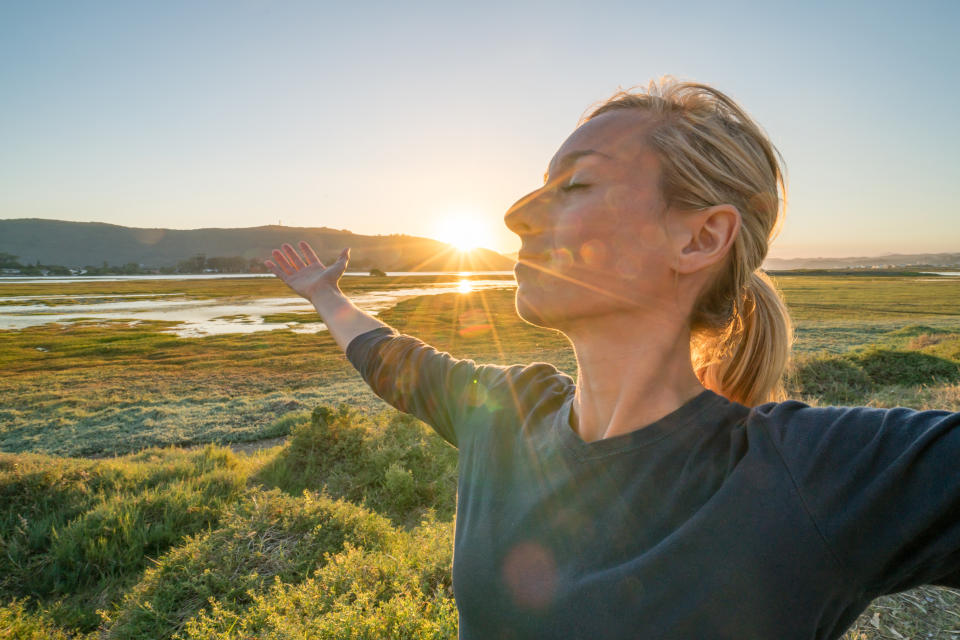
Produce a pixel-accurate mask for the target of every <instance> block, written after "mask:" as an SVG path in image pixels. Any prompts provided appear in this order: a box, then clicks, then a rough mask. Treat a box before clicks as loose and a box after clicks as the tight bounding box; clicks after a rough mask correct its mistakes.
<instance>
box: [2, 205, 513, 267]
mask: <svg viewBox="0 0 960 640" xmlns="http://www.w3.org/2000/svg"><path fill="white" fill-rule="evenodd" d="M298 240H306V241H308V242H310V243H311V244H312V245H313V246H314V248H315V249H316V250H317V254H318V255H319V256H320V259H321V260H331V259H334V258H335V257H336V256H337V255H338V254H339V253H340V251H341V250H342V249H343V248H344V247H351V250H350V254H351V260H350V264H351V268H355V269H367V268H371V267H377V268H379V269H383V270H384V271H464V270H480V271H488V270H493V271H505V270H510V269H512V268H513V265H514V262H513V260H511V259H509V258H507V257H505V256H502V255H500V254H498V253H496V252H494V251H490V250H488V249H475V250H473V251H470V252H467V253H461V252H459V251H457V250H455V249H453V248H452V247H450V246H449V245H446V244H444V243H442V242H438V241H437V240H431V239H429V238H418V237H415V236H407V235H387V236H381V235H377V236H364V235H359V234H355V233H351V232H350V231H347V230H345V229H329V228H327V227H319V228H313V227H283V226H277V225H270V226H265V227H248V228H240V229H191V230H181V229H139V228H134V227H123V226H119V225H113V224H105V223H102V222H65V221H61V220H40V219H36V218H21V219H14V220H0V253H9V254H13V255H15V256H19V259H20V262H21V263H23V264H33V263H35V262H37V261H39V262H40V263H42V264H50V265H63V266H67V267H84V266H88V265H101V264H103V263H104V262H106V263H109V264H111V265H123V264H128V263H134V264H140V265H144V266H146V267H156V268H160V267H173V266H175V265H176V264H177V263H178V262H180V261H182V260H187V259H189V258H192V257H194V256H196V255H200V254H203V255H205V256H207V257H214V256H223V257H226V256H241V257H243V258H248V259H249V258H267V257H269V255H270V251H271V250H272V249H274V248H275V247H279V246H280V245H281V244H283V243H284V242H290V243H291V244H295V243H296V242H297V241H298Z"/></svg>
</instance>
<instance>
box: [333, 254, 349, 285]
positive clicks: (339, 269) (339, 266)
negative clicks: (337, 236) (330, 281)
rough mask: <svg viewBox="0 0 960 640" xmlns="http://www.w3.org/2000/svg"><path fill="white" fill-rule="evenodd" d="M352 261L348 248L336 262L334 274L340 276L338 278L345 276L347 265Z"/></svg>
mask: <svg viewBox="0 0 960 640" xmlns="http://www.w3.org/2000/svg"><path fill="white" fill-rule="evenodd" d="M349 261H350V247H347V248H346V249H344V250H343V251H341V252H340V257H338V258H337V261H336V262H334V263H333V264H332V265H331V267H332V268H333V269H334V273H337V274H338V276H337V277H338V278H339V277H340V276H342V275H343V272H344V271H346V270H347V263H348V262H349Z"/></svg>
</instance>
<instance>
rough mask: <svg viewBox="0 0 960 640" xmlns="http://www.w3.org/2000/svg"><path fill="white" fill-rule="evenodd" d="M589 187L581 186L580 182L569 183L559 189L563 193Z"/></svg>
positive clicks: (586, 185)
mask: <svg viewBox="0 0 960 640" xmlns="http://www.w3.org/2000/svg"><path fill="white" fill-rule="evenodd" d="M589 186H590V185H588V184H583V183H582V182H570V183H567V184H565V185H563V186H562V187H560V190H561V191H564V192H567V191H575V190H576V189H585V188H586V187H589Z"/></svg>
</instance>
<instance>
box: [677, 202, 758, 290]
mask: <svg viewBox="0 0 960 640" xmlns="http://www.w3.org/2000/svg"><path fill="white" fill-rule="evenodd" d="M671 217H672V223H671V230H670V231H671V232H670V236H671V238H672V239H673V241H674V245H673V248H674V269H675V270H676V271H677V272H678V273H683V274H687V273H694V272H696V271H700V270H701V269H705V268H707V267H710V266H712V265H714V264H717V263H719V262H720V261H722V260H723V259H724V257H725V256H726V255H727V253H728V252H729V251H730V249H731V247H732V246H733V243H734V241H735V240H736V239H737V234H738V233H740V222H741V220H740V212H739V211H738V210H737V208H736V207H734V206H733V205H730V204H718V205H715V206H712V207H707V208H705V209H693V210H684V211H675V212H674V213H673V214H672V216H671Z"/></svg>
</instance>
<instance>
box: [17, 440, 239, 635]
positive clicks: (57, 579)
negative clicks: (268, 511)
mask: <svg viewBox="0 0 960 640" xmlns="http://www.w3.org/2000/svg"><path fill="white" fill-rule="evenodd" d="M238 465H239V463H238V460H237V458H236V457H235V456H234V455H233V454H232V453H231V452H230V451H229V450H227V449H220V448H217V447H212V446H211V447H207V448H206V449H202V450H196V451H189V452H185V451H173V450H157V449H154V450H149V451H145V452H142V453H140V454H137V455H135V456H129V457H126V458H118V459H115V460H101V461H92V460H76V459H69V458H56V457H51V456H42V455H26V454H20V455H7V454H0V596H2V597H6V598H17V597H25V596H30V597H33V598H37V599H40V600H53V599H58V598H64V597H66V598H67V600H66V601H62V602H60V603H59V604H56V603H55V605H54V606H55V607H56V608H57V620H58V622H61V623H63V624H70V625H72V626H75V627H78V628H80V629H84V630H90V629H92V628H93V627H94V626H95V625H96V624H97V623H98V621H99V619H98V617H97V616H96V615H95V613H94V607H95V606H96V605H94V604H93V603H94V602H100V604H101V606H102V602H103V601H109V600H110V599H112V598H114V597H117V593H118V592H120V591H122V590H123V589H124V588H125V587H126V586H128V585H129V583H130V582H131V581H132V580H134V579H135V577H136V575H137V574H139V572H140V571H141V570H142V569H143V567H144V566H145V565H146V563H147V558H148V557H150V556H157V555H159V554H161V553H163V552H164V551H166V550H167V549H168V548H169V547H171V546H173V545H175V544H177V543H178V542H179V541H181V540H182V539H183V538H184V537H186V536H188V535H190V534H193V533H196V532H198V531H201V530H203V529H206V528H208V527H210V526H213V525H215V524H216V523H217V521H218V519H219V517H220V513H221V511H222V510H223V508H224V507H225V505H226V504H228V503H230V502H232V501H233V500H235V499H236V498H237V496H239V495H240V494H241V492H242V491H243V489H244V486H245V484H246V473H245V472H244V471H243V470H242V469H241V468H239V466H238Z"/></svg>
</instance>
